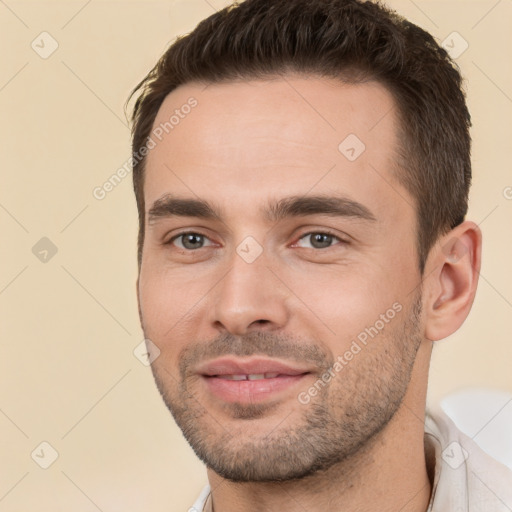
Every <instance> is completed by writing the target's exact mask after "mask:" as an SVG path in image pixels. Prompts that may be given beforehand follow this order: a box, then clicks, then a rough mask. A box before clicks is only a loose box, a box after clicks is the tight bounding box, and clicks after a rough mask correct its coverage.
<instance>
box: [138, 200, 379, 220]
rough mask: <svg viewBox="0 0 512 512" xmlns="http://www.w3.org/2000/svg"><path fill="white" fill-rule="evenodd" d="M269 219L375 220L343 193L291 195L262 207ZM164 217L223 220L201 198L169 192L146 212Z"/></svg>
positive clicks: (153, 217)
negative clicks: (331, 194) (308, 217)
mask: <svg viewBox="0 0 512 512" xmlns="http://www.w3.org/2000/svg"><path fill="white" fill-rule="evenodd" d="M263 215H264V218H265V219H266V220H267V221H268V222H278V221H280V220H283V219H286V218H289V217H305V216H308V215H328V216H332V217H351V218H355V219H359V220H365V221H370V222H376V221H377V219H376V217H375V215H373V213H372V212H371V211H370V210H369V209H368V208H367V207H366V206H364V205H363V204H361V203H358V202H357V201H353V200H352V199H349V198H347V197H343V196H330V195H315V196H290V197H285V198H282V199H279V200H277V201H272V202H270V203H269V204H268V205H267V207H266V208H264V209H263ZM166 217H196V218H200V219H205V220H218V221H222V213H221V210H220V209H219V208H217V207H215V206H214V205H211V204H210V203H208V202H207V201H205V200H203V199H188V198H180V197H175V196H173V195H171V194H166V195H165V196H163V197H161V198H159V199H157V200H156V201H155V202H154V203H153V205H152V206H151V208H150V209H149V211H148V222H150V223H151V222H154V221H156V220H158V219H159V218H166Z"/></svg>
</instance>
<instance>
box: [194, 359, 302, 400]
mask: <svg viewBox="0 0 512 512" xmlns="http://www.w3.org/2000/svg"><path fill="white" fill-rule="evenodd" d="M198 373H199V374H200V376H201V377H202V380H203V382H204V383H205V385H206V388H207V391H208V392H209V393H211V394H212V395H214V396H215V397H216V398H218V399H220V400H221V401H223V402H230V403H234V402H237V403H246V404H249V403H251V404H252V403H261V402H265V401H269V400H274V401H275V400H278V399H279V398H284V397H285V396H286V395H287V394H289V393H290V392H291V390H292V388H293V387H295V386H296V385H298V383H299V382H301V381H302V380H303V379H304V378H306V376H307V375H309V374H310V373H311V370H310V369H308V368H300V367H297V366H292V365H289V364H287V363H284V362H281V361H277V360H272V359H255V358H251V359H234V358H223V359H217V360H215V361H211V362H209V363H206V364H205V365H203V366H202V367H201V368H199V370H198Z"/></svg>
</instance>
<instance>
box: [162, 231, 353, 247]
mask: <svg viewBox="0 0 512 512" xmlns="http://www.w3.org/2000/svg"><path fill="white" fill-rule="evenodd" d="M308 239H309V247H308V246H307V245H306V246H305V245H302V244H301V242H302V243H303V241H306V240H308ZM306 243H307V242H306ZM338 244H348V241H347V240H344V239H342V238H340V237H339V236H337V235H335V234H334V233H332V232H330V231H322V230H318V231H309V232H307V233H304V234H302V235H301V236H300V237H299V238H298V240H297V242H295V243H294V244H293V245H292V247H301V248H306V249H314V250H322V249H329V248H331V247H333V246H335V245H338ZM165 245H174V246H175V247H177V248H178V249H181V250H182V251H187V252H193V251H197V250H199V249H203V248H205V247H212V246H215V243H214V242H212V241H211V240H210V239H209V237H207V236H206V235H204V234H202V233H199V232H196V231H185V232H182V233H179V234H177V235H175V236H173V237H172V238H171V239H170V240H169V241H168V242H166V243H165Z"/></svg>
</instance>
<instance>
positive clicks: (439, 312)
mask: <svg viewBox="0 0 512 512" xmlns="http://www.w3.org/2000/svg"><path fill="white" fill-rule="evenodd" d="M481 246H482V234H481V231H480V228H479V227H478V226H477V225H476V224H475V223H474V222H470V221H465V222H463V223H462V224H460V225H459V226H457V227H455V228H454V229H453V230H451V231H450V232H449V233H447V234H446V235H444V236H443V237H441V239H440V240H439V241H438V243H437V244H436V246H435V247H434V248H433V249H432V251H431V254H430V255H429V260H428V263H427V268H426V269H425V270H426V275H427V276H428V277H427V280H426V286H427V287H428V293H427V295H426V297H427V301H426V304H425V305H424V308H425V312H426V324H425V336H426V338H427V339H430V340H432V341H436V340H440V339H443V338H446V337H447V336H449V335H450V334H452V333H454V332H455V331H456V330H457V329H458V328H459V327H460V326H461V325H462V324H463V322H464V320H465V319H466V317H467V316H468V314H469V311H470V309H471V306H472V304H473V300H474V298H475V293H476V287H477V283H478V276H479V272H480V263H481Z"/></svg>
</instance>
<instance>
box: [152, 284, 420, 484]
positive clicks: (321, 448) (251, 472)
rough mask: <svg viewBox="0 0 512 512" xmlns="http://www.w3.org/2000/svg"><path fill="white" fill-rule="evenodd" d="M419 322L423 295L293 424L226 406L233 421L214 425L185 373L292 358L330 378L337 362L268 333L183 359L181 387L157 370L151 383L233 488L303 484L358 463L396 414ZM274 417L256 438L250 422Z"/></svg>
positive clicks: (272, 408) (268, 410)
mask: <svg viewBox="0 0 512 512" xmlns="http://www.w3.org/2000/svg"><path fill="white" fill-rule="evenodd" d="M420 314H421V295H420V294H419V293H418V294H417V296H416V299H415V301H414V302H413V304H412V306H411V307H410V309H409V310H408V311H405V310H404V311H403V315H404V318H403V319H402V321H401V323H400V324H398V322H399V321H400V320H399V318H397V319H396V320H393V321H391V323H390V325H388V326H387V327H386V329H385V330H384V331H382V332H381V333H380V334H379V335H378V336H377V337H376V338H375V339H373V340H371V341H370V342H369V343H368V345H367V346H365V347H364V348H363V349H362V351H361V353H359V354H357V356H355V357H354V359H353V360H352V361H351V362H350V363H349V364H348V365H347V366H346V367H344V368H343V370H342V371H341V372H339V374H338V375H336V376H335V377H334V378H333V379H332V380H331V381H330V382H329V385H327V386H325V387H324V388H323V389H322V390H321V392H319V393H318V395H317V396H315V397H314V399H312V400H311V402H310V403H308V404H307V405H300V407H301V408H300V409H299V414H300V415H299V416H295V417H296V418H298V419H295V420H293V421H287V420H288V418H287V417H286V414H290V413H285V414H282V415H281V416H282V417H281V418H280V417H279V415H278V409H279V407H280V404H279V403H277V404H273V403H270V404H226V410H225V412H226V413H227V417H229V418H230V421H225V422H222V421H221V420H219V419H216V418H218V414H216V415H215V416H216V418H214V417H213V415H212V414H211V413H209V412H208V409H207V407H208V404H207V403H204V404H202V403H200V401H199V400H198V399H197V398H196V396H194V395H193V393H191V392H190V391H189V388H190V387H193V383H194V379H193V377H192V376H190V375H188V373H187V368H189V367H190V366H191V364H192V363H193V362H197V360H199V359H203V358H204V359H206V358H207V357H208V356H221V355H226V354H231V355H238V356H249V355H254V354H260V355H261V354H263V355H266V356H269V357H279V356H284V357H286V356H288V357H290V356H291V357H295V358H296V359H297V360H298V361H300V360H301V359H302V360H303V361H304V360H306V359H307V360H309V361H310V362H311V361H314V362H315V363H316V364H317V365H318V367H320V368H324V370H325V369H326V368H330V367H332V365H333V363H334V361H333V360H332V356H327V354H325V353H324V352H323V351H321V350H319V349H318V347H316V346H311V344H309V346H308V345H301V346H300V347H299V348H297V344H296V343H295V344H294V343H289V342H287V341H283V342H282V343H281V342H280V340H279V339H277V337H276V336H275V335H274V334H272V333H265V332H257V333H251V334H250V335H248V336H247V337H244V338H243V339H235V338H233V337H231V336H227V335H226V336H222V337H220V338H218V339H216V340H214V341H213V342H211V344H209V345H208V347H206V346H205V344H204V343H203V344H201V345H196V346H194V347H193V348H192V349H190V350H186V351H184V353H183V354H180V376H179V377H180V378H179V385H177V384H176V379H173V378H170V373H169V372H166V371H165V369H163V368H162V367H160V366H158V365H153V366H152V370H153V376H154V379H155V383H156V385H157V388H158V390H159V392H160V394H161V396H162V398H163V400H164V403H165V404H166V406H167V407H168V409H169V410H170V412H171V413H172V415H173V417H174V419H175V421H176V423H177V424H178V426H179V427H180V428H181V430H182V432H183V435H184V436H185V438H186V439H187V441H188V443H189V444H190V446H191V447H192V449H193V450H194V452H195V453H196V455H197V456H198V457H199V458H200V459H201V460H202V461H203V462H204V463H205V464H206V465H207V467H209V468H211V469H212V470H213V471H215V472H216V473H217V474H219V475H220V476H222V477H223V478H226V479H228V480H231V481H234V482H283V481H289V480H295V479H303V478H306V477H309V476H311V475H313V474H315V473H318V472H320V471H327V470H328V469H330V468H331V467H333V466H334V465H336V464H339V463H342V462H344V461H347V460H348V459H350V458H354V457H357V455H358V454H359V453H361V452H364V450H365V448H368V447H369V446H371V444H372V442H373V441H374V440H375V439H376V437H377V436H378V434H379V433H380V432H381V431H382V430H383V429H384V428H385V427H386V425H387V424H388V423H389V421H390V420H391V418H392V417H393V416H394V414H395V413H396V412H397V410H398V409H399V407H400V405H401V403H402V401H403V398H404V396H405V393H406V391H407V388H408V385H409V381H410V378H411V374H412V370H413V366H414V362H415V359H416V354H417V351H418V349H419V346H420V344H421V341H422V339H421V336H420V333H419V318H420ZM393 322H397V324H395V326H394V325H393ZM388 329H389V331H388V332H386V331H387V330H388ZM320 375H321V372H320ZM270 414H273V415H274V416H273V420H272V426H270V425H269V428H268V431H266V432H265V433H264V434H262V433H258V435H251V421H257V420H258V419H261V418H265V417H266V416H268V415H270ZM293 414H296V413H295V412H294V413H293ZM279 418H280V419H279ZM234 420H235V421H234ZM259 431H260V429H259V430H258V432H259Z"/></svg>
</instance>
